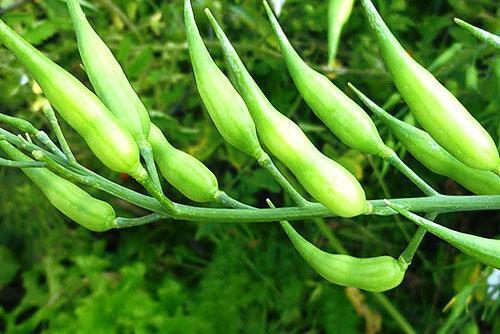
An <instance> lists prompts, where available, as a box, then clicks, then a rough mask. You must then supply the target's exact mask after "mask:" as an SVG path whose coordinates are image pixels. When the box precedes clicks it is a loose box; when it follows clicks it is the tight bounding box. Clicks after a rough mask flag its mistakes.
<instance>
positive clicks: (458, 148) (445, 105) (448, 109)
mask: <svg viewBox="0 0 500 334" xmlns="http://www.w3.org/2000/svg"><path fill="white" fill-rule="evenodd" d="M361 4H362V6H363V10H364V13H365V16H366V18H367V20H368V23H369V25H370V27H371V28H372V30H373V32H374V33H375V35H376V36H377V39H378V42H379V46H380V50H381V53H382V57H383V59H384V62H385V64H386V66H387V69H388V70H389V72H390V73H391V75H392V79H393V80H394V83H395V84H396V87H397V88H398V90H399V92H400V93H401V95H402V96H403V98H404V99H405V101H406V103H407V104H408V106H409V107H410V111H411V112H412V113H413V115H414V116H415V118H416V119H417V121H418V123H419V124H420V125H421V126H422V128H424V129H425V130H426V131H427V132H428V133H429V134H430V135H431V136H432V137H433V138H434V139H435V140H436V141H437V142H438V143H439V145H441V146H442V147H444V148H445V149H446V150H447V151H448V152H450V153H451V154H452V155H454V156H455V157H456V158H457V159H458V160H460V161H462V162H463V163H465V164H466V165H468V166H469V167H472V168H478V169H485V170H493V169H494V168H495V167H496V166H497V164H498V161H499V157H498V151H497V148H496V146H495V143H494V142H493V139H492V138H491V136H490V135H489V134H488V132H487V131H486V130H485V129H483V127H482V126H481V124H479V122H478V121H476V120H475V119H474V117H472V116H471V114H469V112H468V111H467V110H466V109H465V107H464V106H463V105H462V104H461V103H460V102H459V101H458V100H457V98H456V97H455V96H453V94H451V93H450V92H449V91H448V90H447V89H446V88H445V87H444V86H443V85H441V83H439V81H438V80H437V79H436V78H435V77H434V76H433V75H432V74H431V73H430V72H429V71H427V70H426V69H425V68H424V67H422V66H421V65H420V64H418V63H417V62H416V61H415V60H413V59H412V58H411V57H410V56H409V55H408V53H407V52H406V51H405V50H404V49H403V47H402V46H401V44H399V42H398V41H397V39H396V38H395V37H394V35H392V33H391V32H390V30H389V28H388V27H387V26H386V25H385V23H384V21H383V20H382V18H381V17H380V15H379V14H378V13H377V11H376V9H375V7H374V6H373V4H372V3H371V1H370V0H361Z"/></svg>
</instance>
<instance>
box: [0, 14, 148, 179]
mask: <svg viewBox="0 0 500 334" xmlns="http://www.w3.org/2000/svg"><path fill="white" fill-rule="evenodd" d="M0 41H1V42H2V43H3V44H4V45H5V46H6V47H7V48H8V49H9V50H10V51H11V52H12V53H13V54H14V55H15V56H16V57H17V59H18V60H19V61H20V62H21V64H22V65H23V66H24V67H26V69H27V70H28V71H29V72H30V73H31V74H32V75H33V77H34V78H35V80H36V81H37V82H38V84H39V85H40V87H41V88H42V90H43V92H44V94H45V96H46V97H47V99H48V100H49V101H50V103H51V104H52V105H53V106H54V107H55V108H56V110H57V111H58V112H59V114H60V115H61V116H62V117H63V118H64V120H65V121H66V122H68V123H69V125H70V126H71V127H72V128H73V129H75V130H76V131H77V132H78V133H79V134H80V135H81V136H82V137H83V139H85V141H86V142H87V144H88V145H89V147H90V149H91V150H92V151H93V152H94V154H95V155H96V156H97V158H99V160H101V161H102V162H103V163H104V164H105V165H106V166H108V167H109V168H111V169H112V170H114V171H116V172H124V173H128V174H129V175H132V176H134V175H138V174H140V173H143V168H142V166H141V164H140V161H139V149H138V147H137V145H136V143H135V142H134V139H133V138H132V136H131V135H130V133H129V132H128V131H127V130H125V129H124V128H123V127H122V125H121V124H120V122H119V121H118V119H117V118H116V117H115V116H114V115H113V114H112V113H111V112H110V111H109V110H108V108H106V106H105V105H104V104H102V102H101V101H100V100H99V99H98V98H97V97H96V96H95V95H94V94H93V93H92V92H91V91H89V90H88V89H87V88H86V87H85V86H84V85H83V84H82V83H81V82H80V81H78V80H77V79H76V78H75V77H73V76H72V75H71V74H69V73H68V72H67V71H66V70H64V69H63V68H61V67H60V66H59V65H57V64H56V63H54V62H52V61H51V60H50V59H49V58H47V57H46V56H45V55H43V54H42V53H41V52H40V51H38V50H36V49H35V48H34V47H33V46H31V45H30V44H29V43H28V42H26V41H25V40H24V39H22V38H21V37H20V36H19V35H18V34H16V33H15V32H14V31H13V30H12V29H10V28H9V27H8V26H7V25H6V24H5V23H4V22H3V21H2V20H0Z"/></svg>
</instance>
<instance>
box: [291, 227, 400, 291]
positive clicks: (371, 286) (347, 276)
mask: <svg viewBox="0 0 500 334" xmlns="http://www.w3.org/2000/svg"><path fill="white" fill-rule="evenodd" d="M281 226H282V227H283V229H284V230H285V232H286V234H287V235H288V237H289V238H290V240H291V241H292V243H293V245H294V247H295V249H296V250H297V251H298V252H299V254H300V255H301V256H302V257H303V258H304V260H306V262H307V263H308V264H309V265H310V266H311V267H312V268H313V269H314V270H315V271H316V272H317V273H318V274H320V275H321V276H323V277H324V278H325V279H326V280H328V281H330V282H332V283H335V284H339V285H343V286H352V287H355V288H358V289H363V290H367V291H374V292H381V291H387V290H390V289H393V288H395V287H397V286H398V285H399V284H401V282H402V281H403V278H404V276H405V272H406V268H407V265H405V264H404V263H403V262H402V261H398V260H396V259H395V258H393V257H390V256H377V257H371V258H356V257H353V256H350V255H343V254H330V253H327V252H324V251H322V250H321V249H319V248H317V247H316V246H314V245H313V244H311V243H310V242H309V241H307V240H306V239H304V238H303V237H302V236H301V235H300V234H299V233H297V231H295V230H294V229H293V227H292V226H291V225H290V224H289V223H288V222H286V221H285V222H281Z"/></svg>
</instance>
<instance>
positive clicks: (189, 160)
mask: <svg viewBox="0 0 500 334" xmlns="http://www.w3.org/2000/svg"><path fill="white" fill-rule="evenodd" d="M149 142H150V143H151V146H152V147H153V155H154V159H155V161H156V164H157V165H158V167H159V169H160V172H161V174H162V175H163V177H164V178H165V179H166V180H167V181H168V183H170V184H171V185H173V186H174V187H175V188H176V189H177V190H179V191H180V192H181V193H182V194H183V195H184V196H186V197H187V198H189V199H190V200H192V201H195V202H202V203H204V202H213V201H215V199H216V195H217V193H218V191H219V185H218V183H217V178H216V177H215V175H214V174H213V173H212V172H211V171H210V170H209V169H208V168H207V167H206V166H205V165H204V164H203V163H202V162H201V161H199V160H198V159H196V158H195V157H193V156H192V155H189V154H187V153H186V152H183V151H181V150H178V149H176V148H175V147H173V146H172V145H171V144H170V143H169V142H168V140H167V139H166V138H165V136H164V135H163V133H162V132H161V130H160V129H159V128H158V127H157V126H156V125H154V124H153V123H151V130H150V132H149Z"/></svg>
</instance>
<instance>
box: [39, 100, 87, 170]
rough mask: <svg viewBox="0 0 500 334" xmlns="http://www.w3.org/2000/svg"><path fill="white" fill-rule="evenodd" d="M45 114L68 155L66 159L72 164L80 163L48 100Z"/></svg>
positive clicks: (65, 154)
mask: <svg viewBox="0 0 500 334" xmlns="http://www.w3.org/2000/svg"><path fill="white" fill-rule="evenodd" d="M43 114H44V115H45V117H46V118H47V119H48V121H49V123H50V126H51V127H52V130H54V133H55V134H56V138H57V141H58V142H59V144H60V145H61V148H62V150H63V152H64V156H65V157H66V160H68V163H69V164H70V165H72V166H76V165H78V162H77V161H76V159H75V156H74V155H73V152H71V149H70V147H69V145H68V142H67V141H66V138H65V137H64V134H63V132H62V130H61V126H60V125H59V122H58V121H57V117H56V113H55V112H54V109H52V106H51V105H50V104H49V103H48V102H47V103H46V104H45V105H44V106H43Z"/></svg>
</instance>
